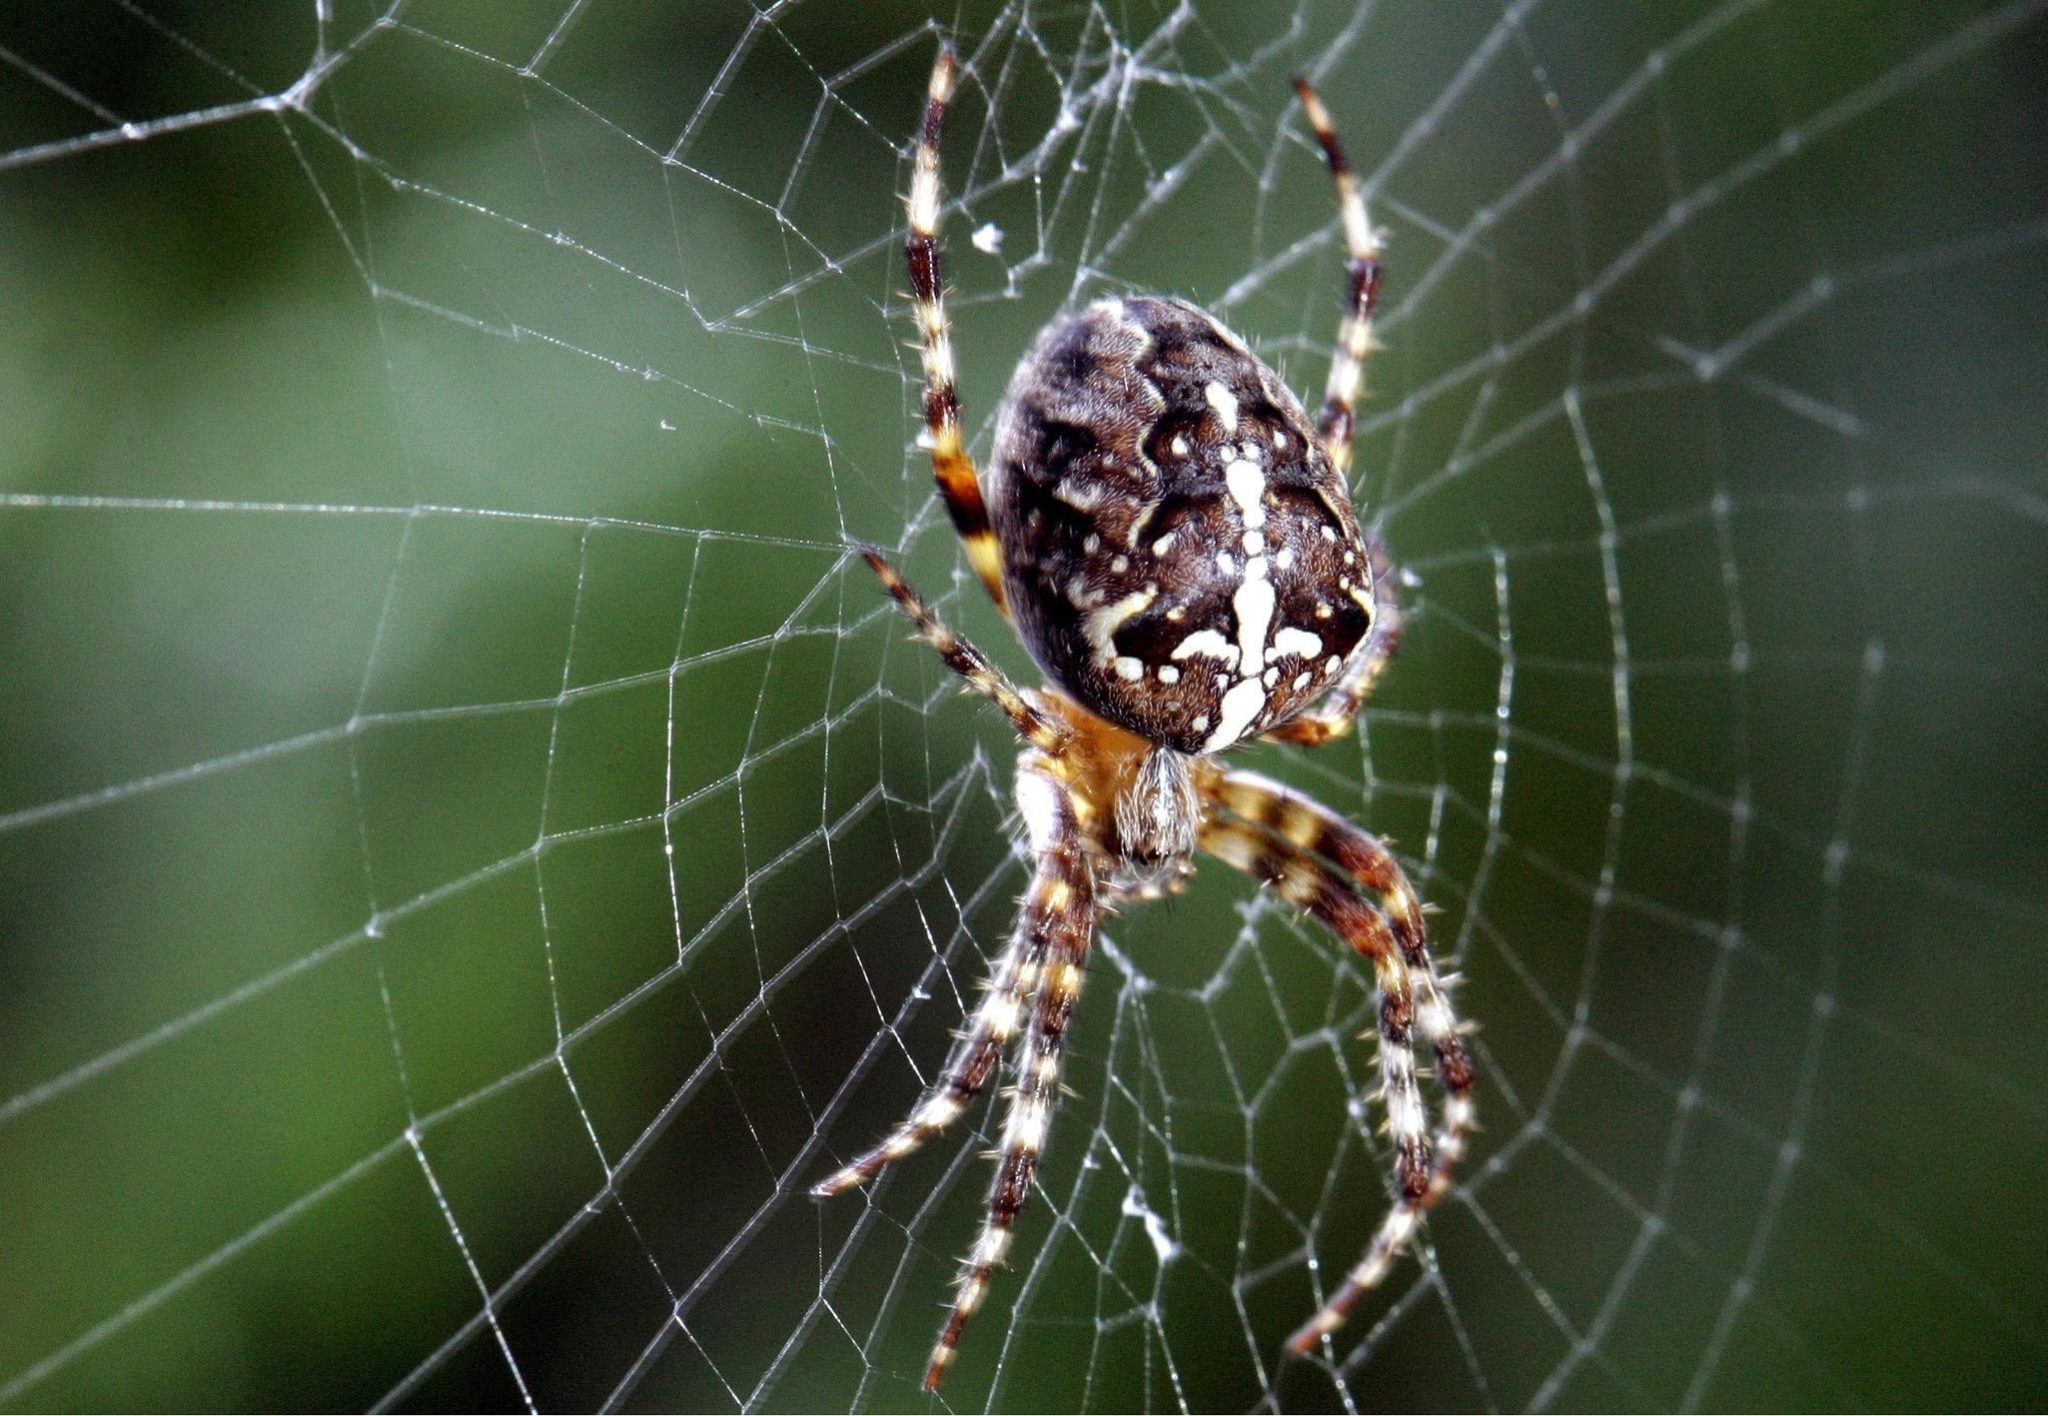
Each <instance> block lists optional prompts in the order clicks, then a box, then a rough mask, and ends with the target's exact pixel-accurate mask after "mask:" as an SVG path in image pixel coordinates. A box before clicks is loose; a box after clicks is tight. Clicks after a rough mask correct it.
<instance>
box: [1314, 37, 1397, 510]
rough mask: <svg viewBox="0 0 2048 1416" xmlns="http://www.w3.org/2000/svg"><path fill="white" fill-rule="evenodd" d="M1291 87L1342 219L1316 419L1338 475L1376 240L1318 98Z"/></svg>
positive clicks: (1366, 333) (1375, 270)
mask: <svg viewBox="0 0 2048 1416" xmlns="http://www.w3.org/2000/svg"><path fill="white" fill-rule="evenodd" d="M1294 91H1295V92H1296V93H1297V94H1299V95H1300V96H1301V108H1302V112H1303V113H1305V114H1306V115H1307V116H1308V125H1309V127H1310V128H1312V129H1314V130H1315V135H1316V141H1317V142H1319V143H1321V144H1322V147H1323V156H1324V157H1325V158H1326V159H1328V161H1329V164H1330V176H1331V178H1332V179H1333V180H1334V181H1335V182H1336V185H1337V212H1338V215H1339V216H1340V217H1341V218H1342V219H1343V223H1344V249H1345V252H1346V255H1347V257H1348V258H1347V259H1346V261H1345V263H1344V278H1345V298H1344V321H1343V323H1342V324H1340V325H1339V326H1338V327H1337V349H1336V352H1335V354H1334V355H1333V356H1332V357H1331V359H1330V382H1329V384H1328V385H1327V386H1326V387H1325V389H1324V391H1323V411H1322V413H1321V415H1320V416H1319V417H1318V418H1317V419H1316V431H1317V432H1318V433H1320V434H1321V435H1322V439H1323V451H1325V452H1327V453H1328V454H1329V455H1330V461H1331V463H1332V464H1333V465H1334V466H1335V467H1336V469H1337V470H1338V471H1339V472H1340V473H1341V472H1344V471H1346V470H1348V469H1349V468H1350V466H1351V430H1352V424H1353V419H1354V410H1355V409H1356V408H1357V406H1358V393H1359V388H1360V385H1361V384H1362V383H1363V382H1364V378H1365V360H1366V356H1367V355H1369V354H1371V353H1372V348H1373V344H1372V317H1373V310H1374V308H1375V307H1376V306H1377V305H1378V304H1379V297H1380V238H1379V233H1378V232H1376V231H1374V230H1373V228H1372V222H1371V221H1370V220H1369V219H1368V218H1367V216H1366V214H1365V198H1364V197H1363V196H1362V195H1360V193H1359V190H1358V179H1357V177H1355V176H1354V175H1353V174H1352V171H1351V164H1350V163H1349V162H1347V161H1346V160H1345V158H1344V149H1343V147H1342V146H1341V145H1340V144H1339V143H1338V141H1337V134H1336V131H1335V130H1334V129H1333V128H1332V127H1331V126H1330V113H1329V110H1328V109H1326V108H1324V107H1323V100H1322V99H1321V98H1320V97H1318V96H1317V94H1316V91H1315V89H1314V88H1312V87H1311V86H1310V85H1309V81H1308V80H1307V79H1305V78H1302V77H1300V76H1298V75H1297V76H1296V78H1295V80H1294Z"/></svg>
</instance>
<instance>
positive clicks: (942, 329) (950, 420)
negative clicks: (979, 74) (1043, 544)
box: [903, 44, 1010, 616]
mask: <svg viewBox="0 0 2048 1416" xmlns="http://www.w3.org/2000/svg"><path fill="white" fill-rule="evenodd" d="M959 73H960V65H959V61H958V60H957V59H956V58H955V57H954V55H953V46H952V45H950V44H942V45H940V46H939V57H938V59H937V61H936V62H934V63H933V65H932V78H931V86H930V88H929V89H928V90H927V91H926V94H925V102H924V122H923V123H922V124H921V125H920V126H919V128H918V132H917V153H916V156H915V158H914V159H913V163H912V169H911V176H910V229H909V232H908V234H907V235H906V236H905V237H904V241H903V254H904V258H905V260H906V261H907V262H908V263H909V266H910V296H911V301H912V303H913V304H914V306H915V307H916V311H917V334H918V345H919V348H920V349H921V350H922V352H923V356H924V424H925V432H926V435H927V436H928V437H929V438H930V440H931V445H932V476H933V477H935V478H936V479H937V480H938V484H939V495H940V496H941V497H943V498H944V499H945V502H946V510H947V511H948V512H950V513H951V514H952V517H953V527H954V529H955V530H956V531H958V532H959V533H960V545H961V548H962V549H963V550H965V551H966V553H967V562H968V564H969V565H971V566H973V567H974V573H975V574H976V575H978V576H980V577H981V583H982V585H983V586H985V587H986V588H987V590H988V593H989V597H990V598H991V599H993V600H994V601H995V602H996V608H997V609H999V610H1001V611H1002V612H1003V614H1004V615H1005V616H1007V615H1008V614H1009V613H1010V609H1009V604H1008V601H1007V599H1006V597H1005V596H1004V594H1003V561H1002V550H1001V548H1000V547H999V546H998V545H997V544H996V533H995V528H994V527H993V526H991V525H990V524H989V519H988V506H987V504H986V503H984V502H983V501H982V499H981V481H980V478H979V477H978V476H977V475H976V473H975V470H974V459H972V458H971V457H969V456H968V455H967V447H966V444H965V443H963V442H962V441H961V438H960V394H959V391H958V390H957V389H956V387H955V386H954V373H953V339H952V335H951V334H950V332H949V330H948V326H947V324H946V296H945V271H944V266H943V261H942V258H941V255H940V252H939V132H940V129H941V128H942V127H943V126H944V124H945V119H946V105H947V103H949V102H950V101H951V100H952V97H953V86H954V83H955V81H956V80H957V79H958V77H959Z"/></svg>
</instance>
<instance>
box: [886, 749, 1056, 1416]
mask: <svg viewBox="0 0 2048 1416" xmlns="http://www.w3.org/2000/svg"><path fill="white" fill-rule="evenodd" d="M1017 808H1018V810H1019V811H1020V812H1021V813H1022V814H1023V817H1024V826H1025V830H1026V832H1027V833H1028V834H1029V836H1030V842H1031V853H1032V856H1033V858H1034V859H1035V860H1036V861H1037V867H1036V869H1035V871H1034V873H1033V875H1032V879H1031V889H1030V892H1029V893H1028V894H1027V895H1026V896H1025V897H1024V907H1023V913H1022V915H1021V916H1020V918H1019V921H1018V925H1017V929H1018V934H1019V937H1020V938H1028V939H1029V940H1031V941H1032V942H1031V943H1029V944H1027V945H1025V946H1023V951H1024V953H1025V956H1026V957H1030V956H1032V955H1033V954H1036V955H1037V956H1038V957H1040V958H1041V959H1042V960H1043V963H1042V966H1041V968H1040V970H1039V976H1038V979H1037V988H1036V990H1035V991H1034V992H1033V994H1032V997H1031V1025H1030V1027H1029V1029H1028V1030H1027V1031H1026V1032H1025V1035H1024V1047H1023V1050H1022V1052H1021V1053H1020V1054H1019V1056H1018V1058H1017V1083H1016V1088H1015V1090H1014V1091H1012V1092H1011V1093H1010V1106H1009V1111H1008V1113H1007V1115H1006V1116H1005V1117H1004V1121H1003V1134H1002V1140H1001V1143H1000V1145H999V1146H998V1148H997V1153H996V1175H995V1181H994V1183H993V1184H992V1185H991V1186H990V1188H989V1196H988V1214H987V1217H986V1218H985V1219H983V1221H982V1225H981V1233H980V1234H979V1235H978V1236H977V1237H976V1238H975V1241H974V1247H973V1249H971V1250H970V1251H969V1252H968V1255H967V1258H966V1261H965V1267H964V1268H963V1269H962V1270H961V1274H960V1280H959V1286H958V1287H957V1288H956V1289H955V1290H954V1296H953V1309H952V1312H951V1313H949V1314H948V1315H947V1317H946V1323H945V1326H944V1327H942V1328H941V1329H940V1330H939V1337H938V1341H937V1342H936V1343H935V1344H934V1345H933V1347H932V1355H931V1361H930V1363H929V1365H927V1366H926V1368H925V1373H924V1387H925V1390H926V1391H936V1390H938V1387H939V1383H940V1382H941V1381H943V1380H944V1379H945V1375H946V1369H947V1368H948V1367H950V1366H951V1365H952V1364H953V1356H954V1353H955V1352H956V1351H957V1350H958V1349H959V1346H960V1334H961V1333H962V1332H963V1331H965V1329H966V1327H967V1324H968V1321H969V1320H970V1319H972V1318H973V1316H974V1315H975V1313H976V1312H978V1311H979V1310H980V1308H981V1305H982V1302H983V1300H984V1299H986V1298H987V1296H988V1286H989V1280H990V1279H991V1278H992V1277H993V1276H994V1274H995V1271H996V1270H997V1269H998V1268H1000V1267H1001V1266H1002V1264H1003V1261H1004V1260H1005V1259H1006V1258H1007V1257H1008V1256H1009V1252H1010V1240H1011V1237H1012V1234H1013V1232H1014V1229H1015V1226H1016V1222H1017V1214H1018V1212H1019V1211H1020V1210H1022V1209H1023V1208H1024V1204H1025V1202H1026V1201H1027V1200H1029V1199H1030V1197H1031V1182H1032V1180H1033V1179H1034V1178H1035V1177H1036V1176H1037V1174H1038V1157H1039V1154H1040V1152H1041V1151H1043V1150H1044V1148H1045V1138H1046V1132H1047V1130H1048V1129H1049V1128H1050V1126H1051V1124H1052V1113H1053V1106H1054V1104H1055V1103H1056V1101H1057V1100H1058V1098H1059V1087H1060V1080H1059V1079H1060V1053H1061V1050H1062V1049H1063V1048H1064V1046H1065V1044H1066V1036H1067V1023H1068V1020H1069V1019H1070V1018H1071V1017H1072V1016H1073V1012H1074V1004H1075V1002H1076V1001H1077V1000H1078V999H1079V998H1080V996H1081V969H1082V966H1083V965H1084V964H1085V963H1086V961H1087V958H1088V945H1089V940H1090V938H1091V936H1092V935H1093V933H1094V929H1095V873H1094V866H1093V864H1092V863H1091V862H1090V859H1089V856H1088V851H1087V844H1086V841H1085V839H1084V835H1083V830H1082V824H1081V819H1080V815H1079V813H1078V811H1077V809H1076V805H1075V802H1074V799H1073V797H1072V796H1071V795H1070V794H1069V793H1068V791H1067V787H1066V784H1065V782H1064V781H1063V780H1062V778H1061V773H1060V769H1059V765H1058V764H1057V763H1055V762H1054V761H1052V760H1051V759H1049V758H1047V757H1046V756H1045V755H1044V754H1043V753H1038V752H1027V753H1025V754H1024V756H1023V759H1022V760H1021V761H1020V762H1019V763H1018V768H1017Z"/></svg>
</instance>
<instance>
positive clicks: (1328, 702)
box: [1261, 531, 1402, 747]
mask: <svg viewBox="0 0 2048 1416" xmlns="http://www.w3.org/2000/svg"><path fill="white" fill-rule="evenodd" d="M1365 553H1366V563H1367V564H1368V565H1369V566H1371V568H1372V628H1371V629H1370V630H1368V631H1366V636H1365V640H1364V642H1363V643H1361V644H1360V645H1359V646H1358V648H1357V649H1356V650H1354V651H1353V653H1352V655H1351V662H1350V663H1348V664H1346V665H1345V666H1344V672H1343V673H1342V674H1341V675H1339V676H1338V678H1337V681H1336V682H1335V683H1333V684H1331V685H1330V691H1329V692H1328V693H1326V694H1324V695H1323V699H1322V701H1321V702H1320V703H1318V704H1316V705H1315V706H1314V707H1313V708H1310V709H1309V710H1308V711H1306V712H1304V713H1303V714H1301V715H1300V716H1299V717H1296V718H1290V719H1289V720H1288V721H1286V722H1284V723H1282V724H1281V725H1280V726H1279V727H1277V728H1274V729H1272V730H1271V731H1269V732H1266V733H1263V734H1261V736H1262V737H1264V738H1266V739H1267V740H1268V741H1269V742H1291V743H1294V744H1296V745H1297V746H1300V747H1321V746H1322V745H1323V744H1324V743H1326V742H1334V741H1335V740H1336V739H1338V738H1340V737H1343V736H1344V735H1345V734H1346V733H1348V732H1350V731H1351V725H1352V723H1353V722H1354V721H1355V720H1356V719H1357V717H1358V713H1359V710H1360V709H1361V708H1363V707H1364V706H1365V701H1366V700H1367V699H1368V698H1370V697H1372V691H1373V688H1374V687H1375V686H1376V685H1377V684H1378V683H1379V681H1380V675H1381V674H1382V673H1385V672H1386V668H1387V665H1388V663H1389V662H1391V661H1392V659H1393V657H1394V654H1395V652H1396V651H1397V650H1399V649H1400V647H1401V625H1402V615H1401V594H1400V591H1399V590H1398V589H1396V588H1395V582H1396V580H1397V579H1398V578H1399V572H1398V571H1397V570H1396V569H1395V567H1394V562H1393V558H1392V557H1390V556H1389V555H1388V554H1387V544H1386V542H1385V541H1383V540H1381V539H1380V534H1379V532H1377V531H1368V532H1366V535H1365Z"/></svg>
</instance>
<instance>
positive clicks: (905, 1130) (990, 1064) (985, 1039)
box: [811, 929, 1046, 1200]
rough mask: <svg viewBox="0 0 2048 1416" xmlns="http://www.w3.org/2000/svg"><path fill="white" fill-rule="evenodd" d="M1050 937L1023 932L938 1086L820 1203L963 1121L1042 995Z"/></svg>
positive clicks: (830, 1182) (830, 1186)
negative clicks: (1033, 1000) (1029, 1009)
mask: <svg viewBox="0 0 2048 1416" xmlns="http://www.w3.org/2000/svg"><path fill="white" fill-rule="evenodd" d="M1045 943H1046V936H1045V934H1044V933H1043V932H1042V931H1038V930H1031V929H1019V930H1018V931H1017V932H1016V933H1015V934H1014V935H1013V936H1011V939H1010V942H1009V944H1008V945H1007V946H1006V947H1005V948H1004V949H1003V952H1002V955H1001V957H999V958H998V959H997V960H996V966H995V969H994V970H993V971H992V972H991V973H990V975H989V979H988V982H987V983H986V984H985V985H984V986H983V987H984V992H983V994H982V999H981V1006H980V1007H979V1008H977V1009H975V1010H974V1020H973V1022H972V1024H971V1025H970V1026H969V1027H968V1029H967V1030H966V1031H965V1032H964V1033H962V1034H961V1035H960V1040H959V1041H958V1042H957V1043H955V1044H954V1046H953V1054H952V1056H950V1057H948V1058H947V1059H946V1069H945V1071H943V1072H942V1073H940V1074H939V1079H938V1080H937V1081H936V1082H934V1083H932V1085H931V1087H930V1088H929V1089H928V1090H927V1091H926V1092H925V1094H924V1096H923V1098H922V1099H920V1100H919V1102H918V1103H917V1107H916V1109H915V1110H913V1111H912V1112H911V1113H910V1115H909V1116H907V1117H905V1118H904V1119H903V1120H902V1121H901V1122H900V1123H898V1124H897V1126H896V1129H895V1130H893V1131H891V1132H890V1133H889V1134H888V1136H887V1137H886V1138H885V1139H884V1140H883V1141H882V1142H881V1144H879V1145H877V1146H875V1147H874V1148H873V1149H872V1150H869V1151H867V1152H866V1153H865V1154H863V1155H862V1156H860V1157H859V1158H858V1159H857V1160H855V1161H853V1162H852V1163H851V1164H849V1165H847V1166H845V1167H844V1168H843V1169H840V1170H838V1171H835V1172H834V1173H833V1174H832V1175H830V1176H828V1177H827V1178H825V1179H823V1180H821V1181H819V1182H818V1183H817V1184H815V1185H813V1186H812V1187H811V1194H812V1195H813V1196H815V1197H816V1198H818V1199H821V1200H822V1199H829V1198H831V1197H832V1196H833V1195H839V1194H844V1193H845V1192H846V1191H848V1190H851V1189H854V1188H856V1187H858V1186H861V1185H865V1184H867V1183H868V1181H870V1180H872V1179H874V1178H875V1177H876V1176H877V1175H879V1174H881V1173H882V1172H883V1171H884V1170H886V1169H888V1168H889V1167H890V1166H891V1165H894V1164H895V1163H896V1162H897V1161H899V1160H902V1159H903V1158H904V1157H905V1156H907V1155H909V1154H911V1153H912V1152H913V1151H915V1150H916V1149H917V1148H918V1147H920V1146H922V1145H923V1144H924V1143H925V1142H926V1141H929V1140H930V1139H931V1138H932V1137H934V1136H936V1135H938V1134H939V1133H940V1132H941V1131H943V1130H945V1129H946V1128H947V1127H948V1126H950V1125H952V1124H953V1122H955V1121H956V1120H958V1119H959V1117H960V1114H961V1113H962V1112H963V1111H965V1110H966V1109H967V1108H968V1107H969V1106H970V1105H972V1104H973V1101H974V1099H975V1098H976V1097H978V1096H980V1095H981V1093H982V1092H983V1090H985V1089H986V1088H987V1086H988V1082H989V1078H990V1077H992V1076H993V1075H995V1070H996V1066H997V1063H998V1062H999V1061H1000V1060H1001V1058H1002V1054H1003V1048H1004V1047H1005V1046H1007V1045H1008V1044H1009V1041H1010V1039H1011V1038H1012V1037H1013V1036H1015V1035H1016V1032H1017V1024H1018V1023H1019V1022H1020V1021H1021V1020H1022V1019H1023V1016H1024V1007H1025V1004H1026V1003H1028V1002H1029V1001H1030V999H1031V997H1032V995H1033V994H1034V993H1035V992H1036V991H1037V988H1038V972H1039V969H1040V968H1041V967H1042V966H1043V965H1044V963H1045Z"/></svg>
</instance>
